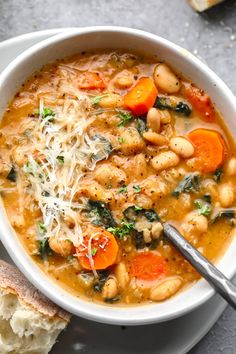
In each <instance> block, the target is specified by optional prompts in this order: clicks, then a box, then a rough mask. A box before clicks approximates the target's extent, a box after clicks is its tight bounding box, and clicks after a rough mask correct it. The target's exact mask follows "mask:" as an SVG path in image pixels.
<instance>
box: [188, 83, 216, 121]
mask: <svg viewBox="0 0 236 354" xmlns="http://www.w3.org/2000/svg"><path fill="white" fill-rule="evenodd" d="M184 92H185V96H186V98H187V99H188V100H189V102H190V103H191V104H192V106H193V108H195V109H196V110H197V111H198V113H199V114H200V116H201V118H202V119H203V120H205V121H206V122H213V121H214V120H215V109H214V107H213V104H212V102H211V99H210V97H209V96H208V95H207V94H206V93H205V92H204V91H203V90H200V89H199V88H197V87H195V86H193V85H187V84H186V85H185V90H184Z"/></svg>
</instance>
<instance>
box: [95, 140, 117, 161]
mask: <svg viewBox="0 0 236 354" xmlns="http://www.w3.org/2000/svg"><path fill="white" fill-rule="evenodd" d="M91 139H92V140H93V141H95V143H96V147H97V149H99V150H100V151H99V152H98V153H97V154H93V155H92V156H91V160H92V161H96V162H98V161H101V160H104V159H107V157H108V156H109V155H110V154H111V153H112V150H113V147H112V144H111V143H110V141H109V140H108V139H106V138H105V137H104V136H102V135H100V134H94V135H93V136H92V137H91Z"/></svg>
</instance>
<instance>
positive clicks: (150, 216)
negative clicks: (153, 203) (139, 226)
mask: <svg viewBox="0 0 236 354" xmlns="http://www.w3.org/2000/svg"><path fill="white" fill-rule="evenodd" d="M123 214H124V216H125V217H126V219H127V220H131V221H136V219H137V216H138V215H143V216H145V217H146V219H147V220H148V221H150V222H153V221H159V220H160V218H159V216H158V215H157V213H156V212H155V210H154V209H144V208H142V207H139V206H137V205H131V206H129V207H128V208H127V209H125V210H124V212H123Z"/></svg>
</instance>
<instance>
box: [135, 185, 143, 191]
mask: <svg viewBox="0 0 236 354" xmlns="http://www.w3.org/2000/svg"><path fill="white" fill-rule="evenodd" d="M133 189H134V191H135V193H140V192H141V190H142V188H141V187H140V186H138V185H137V186H133Z"/></svg>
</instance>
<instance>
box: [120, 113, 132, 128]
mask: <svg viewBox="0 0 236 354" xmlns="http://www.w3.org/2000/svg"><path fill="white" fill-rule="evenodd" d="M117 116H118V117H119V118H120V123H119V124H118V127H124V126H125V125H126V124H127V123H129V122H130V121H131V120H133V119H134V117H133V115H132V114H131V113H130V112H124V111H117Z"/></svg>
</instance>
